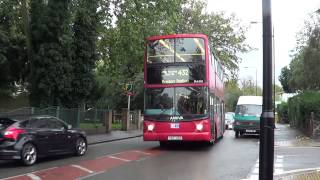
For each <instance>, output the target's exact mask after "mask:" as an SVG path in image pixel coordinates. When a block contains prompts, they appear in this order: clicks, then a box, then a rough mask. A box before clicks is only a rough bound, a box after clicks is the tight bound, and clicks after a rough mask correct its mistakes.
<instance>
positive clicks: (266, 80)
mask: <svg viewBox="0 0 320 180" xmlns="http://www.w3.org/2000/svg"><path fill="white" fill-rule="evenodd" d="M262 15H263V106H262V115H261V123H260V128H261V129H260V130H261V132H260V133H261V134H260V152H259V180H273V162H274V112H273V105H272V22H271V0H262Z"/></svg>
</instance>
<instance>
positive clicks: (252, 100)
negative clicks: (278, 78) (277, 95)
mask: <svg viewBox="0 0 320 180" xmlns="http://www.w3.org/2000/svg"><path fill="white" fill-rule="evenodd" d="M241 104H256V105H262V96H240V97H239V99H238V103H237V105H241Z"/></svg>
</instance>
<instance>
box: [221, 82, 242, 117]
mask: <svg viewBox="0 0 320 180" xmlns="http://www.w3.org/2000/svg"><path fill="white" fill-rule="evenodd" d="M241 95H242V92H241V89H240V88H239V86H238V82H237V80H235V79H233V80H229V81H227V82H226V83H225V94H224V97H225V105H226V112H234V111H235V110H236V105H237V102H238V99H239V96H241Z"/></svg>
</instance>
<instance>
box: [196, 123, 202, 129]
mask: <svg viewBox="0 0 320 180" xmlns="http://www.w3.org/2000/svg"><path fill="white" fill-rule="evenodd" d="M196 129H197V130H198V131H202V129H203V124H202V123H199V124H197V125H196Z"/></svg>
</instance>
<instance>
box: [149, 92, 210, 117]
mask: <svg viewBox="0 0 320 180" xmlns="http://www.w3.org/2000/svg"><path fill="white" fill-rule="evenodd" d="M207 91H208V89H207V87H177V88H152V89H147V90H146V97H145V112H144V113H145V116H149V117H152V118H153V119H156V120H167V119H168V117H169V116H179V117H181V119H180V120H192V119H195V118H204V117H207V116H208V109H207V108H208V102H207V101H208V96H207Z"/></svg>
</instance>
